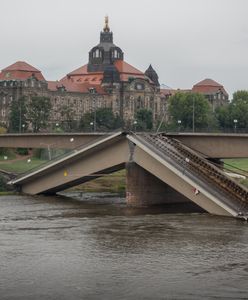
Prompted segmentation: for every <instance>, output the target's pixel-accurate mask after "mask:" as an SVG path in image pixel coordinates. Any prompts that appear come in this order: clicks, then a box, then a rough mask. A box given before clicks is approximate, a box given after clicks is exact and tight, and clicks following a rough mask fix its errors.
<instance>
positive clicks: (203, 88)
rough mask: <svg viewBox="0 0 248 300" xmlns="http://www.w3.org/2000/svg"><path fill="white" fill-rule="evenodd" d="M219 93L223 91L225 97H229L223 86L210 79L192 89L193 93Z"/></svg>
mask: <svg viewBox="0 0 248 300" xmlns="http://www.w3.org/2000/svg"><path fill="white" fill-rule="evenodd" d="M218 91H221V92H222V93H223V94H224V95H226V96H228V94H227V92H226V90H225V88H224V87H223V85H221V84H219V83H218V82H216V81H214V80H212V79H209V78H207V79H204V80H202V81H200V82H198V83H197V84H195V85H194V86H193V88H192V92H195V93H201V94H216V93H217V92H218Z"/></svg>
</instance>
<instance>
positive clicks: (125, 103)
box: [0, 17, 224, 127]
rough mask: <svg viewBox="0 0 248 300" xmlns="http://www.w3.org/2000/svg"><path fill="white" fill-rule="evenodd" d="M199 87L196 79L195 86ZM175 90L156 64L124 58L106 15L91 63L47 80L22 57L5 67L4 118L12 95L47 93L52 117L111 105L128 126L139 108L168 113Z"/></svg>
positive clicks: (0, 92)
mask: <svg viewBox="0 0 248 300" xmlns="http://www.w3.org/2000/svg"><path fill="white" fill-rule="evenodd" d="M198 85H199V84H198ZM196 88H197V85H196V86H194V88H193V90H195V89H196ZM218 88H219V89H220V87H218ZM219 89H218V91H217V93H218V92H219ZM223 89H224V88H223ZM199 91H200V90H199ZM200 92H201V91H200ZM173 93H174V91H172V90H171V91H169V92H168V91H167V90H165V89H160V84H159V81H158V75H157V73H156V72H155V70H154V69H153V68H152V66H151V65H150V66H149V67H148V69H147V70H146V71H145V72H142V71H140V70H138V69H136V68H135V67H133V66H131V65H130V64H128V63H127V62H126V61H125V60H124V53H123V51H122V50H121V48H120V47H118V46H116V45H115V44H114V43H113V33H112V32H111V31H110V28H109V24H108V18H107V17H106V18H105V26H104V28H103V31H102V32H101V33H100V43H99V44H97V45H96V46H95V47H93V48H92V49H91V50H90V52H89V59H88V63H87V64H85V65H83V66H81V67H79V68H78V69H76V70H74V71H72V72H70V73H69V74H67V75H66V76H64V77H63V78H62V79H61V80H58V81H48V80H46V79H45V78H44V76H43V75H42V73H41V71H39V70H38V69H36V68H34V67H33V66H31V65H29V64H28V63H26V62H20V61H19V62H16V63H14V64H12V65H11V66H9V67H7V68H5V69H3V70H2V72H1V73H0V123H2V124H5V125H8V122H9V112H10V104H11V102H12V101H14V100H16V101H19V99H20V98H21V97H22V96H26V97H27V99H31V97H33V96H45V97H49V98H50V100H51V103H52V113H51V117H50V123H54V124H55V123H58V122H63V119H64V118H65V114H63V113H62V111H64V109H65V108H70V109H72V110H73V119H74V121H79V120H81V119H82V118H83V116H84V114H85V113H87V112H93V111H95V110H97V109H98V108H103V107H104V108H111V109H112V111H113V113H114V114H115V115H119V116H120V117H121V118H122V119H123V120H124V122H125V124H126V125H127V126H129V127H130V126H131V124H133V122H134V119H135V113H136V112H137V110H139V109H140V108H146V109H150V110H151V111H152V113H153V121H154V124H155V123H156V121H157V120H159V119H161V118H162V117H164V116H165V115H166V113H167V106H168V98H169V97H170V95H171V94H173ZM213 99H214V98H213Z"/></svg>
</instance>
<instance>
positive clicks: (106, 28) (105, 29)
mask: <svg viewBox="0 0 248 300" xmlns="http://www.w3.org/2000/svg"><path fill="white" fill-rule="evenodd" d="M108 22H109V18H108V16H106V17H105V25H104V27H103V31H104V32H109V31H110V28H109V24H108Z"/></svg>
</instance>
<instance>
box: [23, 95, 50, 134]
mask: <svg viewBox="0 0 248 300" xmlns="http://www.w3.org/2000/svg"><path fill="white" fill-rule="evenodd" d="M51 108H52V105H51V101H50V98H48V97H41V96H34V97H32V98H31V101H30V104H29V107H28V111H27V118H28V120H29V122H30V123H31V125H32V129H33V132H39V131H40V129H42V128H47V126H48V121H49V117H50V112H51Z"/></svg>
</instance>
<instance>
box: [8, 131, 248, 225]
mask: <svg viewBox="0 0 248 300" xmlns="http://www.w3.org/2000/svg"><path fill="white" fill-rule="evenodd" d="M126 164H133V166H134V167H133V168H129V172H128V176H129V177H130V178H131V180H130V178H129V179H128V180H127V183H129V184H128V185H127V201H128V203H129V204H131V205H132V204H135V205H137V204H140V205H143V204H145V205H148V204H149V201H150V203H151V204H154V197H155V196H154V195H155V194H154V191H153V190H154V188H155V187H152V186H151V187H150V189H149V190H147V185H149V181H150V180H147V179H146V178H148V177H147V176H143V177H142V178H143V179H142V180H143V181H142V182H138V185H141V187H140V188H139V195H138V196H137V195H136V192H137V187H136V188H133V182H134V181H137V178H136V177H137V176H135V166H139V168H141V170H144V172H148V174H150V176H154V177H156V178H158V179H159V180H160V182H161V185H163V187H166V188H165V189H164V192H162V193H161V195H162V197H161V195H160V200H159V201H161V202H162V203H169V202H170V201H171V202H172V203H173V201H179V202H182V201H192V202H194V203H195V204H197V205H198V206H200V207H201V208H203V209H204V210H206V211H208V212H209V213H212V214H217V215H226V216H235V217H242V218H245V219H246V218H247V215H248V190H247V189H246V188H244V187H243V186H240V185H239V184H237V183H236V182H235V181H233V180H232V179H230V178H229V177H227V176H226V174H225V173H224V172H222V171H221V170H219V169H218V168H216V167H215V166H213V165H212V164H211V163H209V162H208V161H207V160H206V159H204V158H203V157H202V156H200V155H199V154H198V153H197V152H195V151H193V150H192V149H190V148H189V147H187V146H185V145H184V144H182V143H181V142H179V141H177V140H175V139H173V138H170V137H168V136H165V135H163V134H158V135H153V134H141V135H138V134H131V133H130V134H126V133H122V132H119V133H115V134H112V135H108V136H104V137H102V138H100V139H98V140H97V141H93V142H90V143H89V144H88V145H86V146H82V147H80V148H77V149H75V150H74V151H72V152H71V153H70V154H68V155H66V156H64V157H61V158H59V159H57V160H55V161H51V162H50V163H49V164H47V165H45V166H42V167H41V168H40V169H38V170H33V171H31V172H30V173H28V174H24V175H23V176H21V177H20V178H16V179H14V180H12V181H11V182H10V183H11V184H15V185H17V186H19V187H20V189H21V191H22V192H24V193H28V194H40V193H44V194H47V193H48V194H49V193H56V192H58V191H61V190H64V189H66V188H68V187H71V186H73V185H77V184H79V183H83V182H85V181H88V180H91V179H94V178H96V177H99V176H102V175H104V174H108V173H111V172H113V171H116V170H119V169H122V168H124V167H125V165H126ZM130 170H134V175H132V172H130ZM138 177H139V176H138ZM138 181H139V179H138ZM158 185H159V184H158ZM158 185H157V186H158ZM167 187H168V188H167ZM156 188H157V187H156ZM168 189H169V190H170V191H171V190H173V191H176V193H177V195H176V196H175V194H174V196H175V200H174V197H170V193H169V194H168ZM161 190H162V189H161ZM142 191H146V192H143V194H142ZM179 195H180V196H179ZM163 198H164V199H163ZM156 203H158V202H156Z"/></svg>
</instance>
